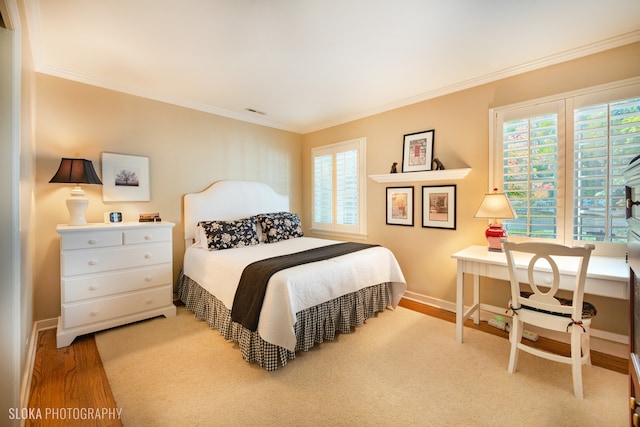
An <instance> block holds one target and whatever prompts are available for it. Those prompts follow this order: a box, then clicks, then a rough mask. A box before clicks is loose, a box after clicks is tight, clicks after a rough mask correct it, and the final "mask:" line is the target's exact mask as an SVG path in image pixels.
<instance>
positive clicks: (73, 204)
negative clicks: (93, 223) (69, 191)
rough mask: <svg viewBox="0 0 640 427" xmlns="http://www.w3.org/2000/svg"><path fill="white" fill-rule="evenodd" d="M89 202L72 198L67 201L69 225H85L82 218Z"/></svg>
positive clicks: (85, 221) (82, 198)
mask: <svg viewBox="0 0 640 427" xmlns="http://www.w3.org/2000/svg"><path fill="white" fill-rule="evenodd" d="M88 206H89V200H88V199H87V198H85V197H80V196H72V197H69V198H68V199H67V209H68V210H69V225H87V220H86V219H85V217H84V214H85V212H86V211H87V207H88Z"/></svg>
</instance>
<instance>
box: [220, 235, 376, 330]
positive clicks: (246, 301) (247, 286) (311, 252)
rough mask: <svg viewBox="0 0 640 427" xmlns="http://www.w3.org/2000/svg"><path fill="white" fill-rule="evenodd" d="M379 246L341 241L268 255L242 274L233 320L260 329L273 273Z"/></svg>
mask: <svg viewBox="0 0 640 427" xmlns="http://www.w3.org/2000/svg"><path fill="white" fill-rule="evenodd" d="M374 246H378V245H369V244H364V243H355V242H347V243H337V244H333V245H329V246H322V247H319V248H313V249H308V250H306V251H302V252H295V253H292V254H287V255H281V256H277V257H273V258H267V259H263V260H260V261H256V262H254V263H251V264H249V265H247V266H246V267H245V268H244V270H243V271H242V276H240V283H239V284H238V289H237V290H236V295H235V297H234V299H233V307H232V308H231V320H233V321H234V322H237V323H240V324H241V325H242V326H244V327H245V328H247V329H249V330H250V331H256V330H257V329H258V319H259V318H260V311H261V310H262V303H263V302H264V296H265V294H266V293H267V284H268V282H269V279H270V278H271V276H273V275H274V274H275V273H277V272H278V271H280V270H284V269H286V268H290V267H295V266H296V265H302V264H309V263H312V262H316V261H322V260H325V259H329V258H333V257H337V256H340V255H346V254H348V253H351V252H356V251H360V250H362V249H367V248H371V247H374Z"/></svg>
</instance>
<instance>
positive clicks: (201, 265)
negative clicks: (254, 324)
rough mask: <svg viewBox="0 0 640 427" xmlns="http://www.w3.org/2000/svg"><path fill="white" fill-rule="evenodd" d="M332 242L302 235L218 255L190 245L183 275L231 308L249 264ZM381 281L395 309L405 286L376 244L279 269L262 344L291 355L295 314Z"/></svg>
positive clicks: (261, 329)
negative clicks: (388, 284) (387, 284)
mask: <svg viewBox="0 0 640 427" xmlns="http://www.w3.org/2000/svg"><path fill="white" fill-rule="evenodd" d="M334 243H340V242H338V241H335V240H326V239H316V238H312V237H301V238H297V239H290V240H285V241H282V242H278V243H262V244H259V245H255V246H248V247H244V248H238V249H227V250H220V251H209V250H207V249H203V248H200V247H196V246H193V247H190V248H188V249H187V251H186V252H185V257H184V273H185V274H186V275H187V276H189V277H190V278H191V279H193V280H195V281H196V282H197V283H198V284H199V285H200V286H202V287H203V288H204V289H206V290H207V291H208V292H209V293H210V294H212V295H214V296H215V297H216V298H217V299H219V300H220V301H221V302H222V303H223V304H224V305H225V306H226V307H227V308H228V309H231V308H232V306H233V299H234V296H235V293H236V288H237V287H238V282H239V280H240V276H241V274H242V271H243V270H244V268H245V266H247V265H248V264H250V263H252V262H255V261H258V260H260V259H264V258H270V257H274V256H278V255H284V254H287V253H294V252H299V251H303V250H307V249H311V248H316V247H320V246H326V245H330V244H334ZM383 282H391V283H392V303H393V306H394V307H395V306H397V304H398V302H399V301H400V298H401V296H402V294H403V293H404V291H405V290H406V288H407V284H406V282H405V279H404V276H403V274H402V270H401V269H400V266H399V265H398V261H397V260H396V258H395V256H394V255H393V253H392V252H391V251H390V250H389V249H387V248H384V247H380V246H378V247H373V248H369V249H365V250H361V251H357V252H353V253H350V254H347V255H342V256H339V257H335V258H331V259H328V260H325V261H319V262H314V263H311V264H305V265H300V266H296V267H292V268H288V269H286V270H282V271H280V272H278V273H276V274H274V275H273V276H272V277H271V280H270V281H269V286H268V287H267V293H266V295H265V299H264V304H263V306H262V312H261V313H260V321H259V323H258V333H259V334H260V337H262V339H263V340H265V341H267V342H270V343H272V344H275V345H278V346H280V347H284V348H286V349H288V350H291V351H294V350H295V346H296V336H295V330H294V324H295V322H296V313H297V312H298V311H300V310H304V309H306V308H309V307H313V306H314V305H318V304H320V303H322V302H325V301H329V300H331V299H334V298H337V297H339V296H342V295H346V294H348V293H351V292H355V291H357V290H359V289H362V288H366V287H368V286H372V285H376V284H378V283H383Z"/></svg>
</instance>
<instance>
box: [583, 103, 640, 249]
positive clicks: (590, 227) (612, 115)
mask: <svg viewBox="0 0 640 427" xmlns="http://www.w3.org/2000/svg"><path fill="white" fill-rule="evenodd" d="M608 96H611V95H608ZM590 98H592V97H582V98H578V99H577V100H576V102H575V109H574V141H573V143H574V159H573V168H574V170H573V178H574V190H573V226H572V239H573V240H581V241H596V242H623V243H624V242H626V241H627V221H626V219H625V182H624V178H623V176H622V173H623V171H624V169H625V168H626V166H627V165H628V164H629V162H630V161H631V159H633V157H635V156H636V155H637V154H638V153H640V97H636V98H631V99H623V100H620V101H615V102H603V103H596V104H591V105H584V106H583V105H582V104H585V103H588V101H589V99H590ZM609 99H611V98H609Z"/></svg>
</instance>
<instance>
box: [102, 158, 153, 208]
mask: <svg viewBox="0 0 640 427" xmlns="http://www.w3.org/2000/svg"><path fill="white" fill-rule="evenodd" d="M150 199H151V197H150V193H149V158H148V157H141V156H130V155H126V154H115V153H102V201H103V202H148V201H149V200H150Z"/></svg>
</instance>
